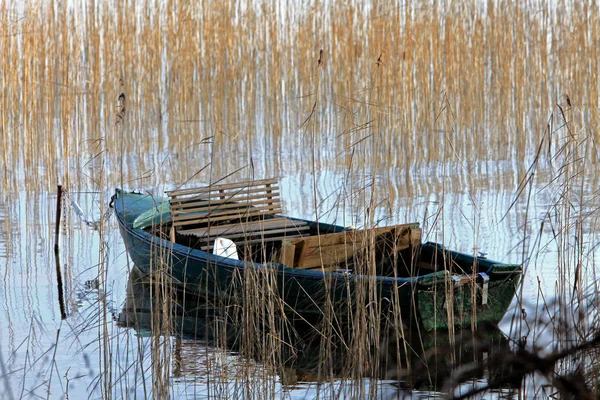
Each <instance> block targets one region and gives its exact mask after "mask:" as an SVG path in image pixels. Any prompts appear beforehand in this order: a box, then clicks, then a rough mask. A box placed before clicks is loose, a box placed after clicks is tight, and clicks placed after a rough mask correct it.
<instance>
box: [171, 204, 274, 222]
mask: <svg viewBox="0 0 600 400" xmlns="http://www.w3.org/2000/svg"><path fill="white" fill-rule="evenodd" d="M281 212H282V211H281V209H273V210H269V209H259V208H236V209H231V210H225V211H216V212H211V213H191V214H177V215H175V216H173V217H172V218H171V220H172V221H173V222H174V223H175V225H176V226H180V225H181V224H180V222H183V221H187V222H189V223H196V224H206V223H210V222H214V221H219V220H221V221H222V220H228V219H242V220H244V219H246V218H248V217H252V216H260V215H275V214H281ZM189 223H188V224H187V225H189Z"/></svg>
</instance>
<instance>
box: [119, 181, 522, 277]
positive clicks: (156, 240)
mask: <svg viewBox="0 0 600 400" xmlns="http://www.w3.org/2000/svg"><path fill="white" fill-rule="evenodd" d="M133 195H136V196H146V197H150V198H152V199H153V200H154V197H153V196H151V195H150V194H144V193H135V192H128V191H125V190H122V189H116V193H115V197H114V199H113V203H116V202H117V201H119V200H122V203H123V206H124V205H125V201H124V196H133ZM142 199H143V198H141V197H140V200H142ZM161 200H163V201H166V202H167V203H168V201H167V200H166V199H165V198H164V197H163V198H161ZM159 204H162V202H161V203H159ZM114 207H115V215H116V217H117V220H118V223H119V225H120V226H121V228H123V229H125V230H126V231H127V232H128V234H131V235H133V236H134V237H135V238H136V239H137V240H138V241H141V242H144V243H146V244H149V245H150V246H160V247H163V248H169V249H170V250H171V251H172V254H173V255H177V256H178V257H184V258H191V259H192V260H194V261H196V262H204V263H205V264H207V265H210V264H214V265H216V266H219V267H223V268H228V269H232V270H233V269H240V268H241V269H243V268H246V267H248V266H252V267H253V268H255V269H259V268H263V267H265V266H271V267H275V268H276V269H277V270H278V271H280V273H282V274H283V275H284V276H286V277H289V278H293V277H302V278H303V279H306V278H309V279H312V280H322V279H324V278H325V277H329V278H338V277H344V278H346V279H353V280H355V281H361V280H370V279H373V278H375V279H376V281H377V282H380V283H382V284H385V285H389V286H391V285H394V283H396V284H397V286H398V287H402V286H405V285H413V286H419V287H431V286H435V285H438V284H440V283H443V282H444V281H445V280H446V279H447V278H449V277H451V276H475V275H477V274H456V273H455V274H452V273H450V271H448V270H442V271H436V272H432V273H429V274H425V275H418V276H416V277H393V276H381V275H376V276H370V275H364V274H355V273H350V272H347V271H323V270H318V269H314V270H306V269H299V268H290V267H288V266H286V265H284V264H281V263H276V262H272V263H257V262H252V261H243V260H233V259H230V258H227V257H222V256H218V255H215V254H211V253H209V252H207V251H204V250H200V249H194V248H191V247H188V246H185V245H182V244H179V243H173V242H172V241H170V240H167V239H163V238H161V237H158V236H156V235H153V234H151V233H149V232H147V231H145V230H144V228H148V227H149V226H151V225H148V226H144V225H142V226H141V227H136V228H134V226H135V225H136V221H137V219H138V218H139V217H140V216H142V215H143V214H144V213H146V211H148V210H150V208H151V207H152V208H155V209H157V210H159V207H158V206H151V207H148V208H146V209H145V210H144V211H140V212H138V213H137V214H134V215H132V218H131V221H124V220H123V219H122V217H123V215H122V214H124V207H123V210H122V212H119V211H118V210H117V205H116V204H115V205H114ZM164 214H165V212H164V211H163V212H161V213H160V214H157V215H156V216H158V217H161V216H163V215H164ZM286 217H287V216H286ZM287 218H291V219H293V220H299V221H306V222H308V223H315V221H308V220H304V219H300V218H293V217H287ZM148 219H149V220H154V218H153V217H149V218H148ZM166 221H168V219H167V218H165V222H166ZM331 225H332V226H334V227H337V228H340V229H344V228H343V227H341V226H339V225H333V224H331ZM423 246H431V247H435V248H437V249H439V250H443V251H446V252H449V253H450V254H452V255H457V256H463V257H470V258H473V259H476V257H475V256H473V255H470V254H467V253H461V252H457V251H454V250H448V249H446V248H445V247H444V246H443V245H441V244H438V243H433V242H426V243H423ZM481 260H486V261H488V262H489V263H490V265H489V267H488V268H487V269H486V270H485V271H481V272H485V273H486V274H488V275H490V278H492V277H494V276H496V275H501V276H502V279H508V278H510V277H512V276H513V275H520V274H522V272H523V269H522V265H519V264H506V263H501V262H497V261H493V260H488V259H481ZM495 267H502V268H511V267H512V268H513V269H509V270H504V271H494V269H495ZM494 280H497V279H494Z"/></svg>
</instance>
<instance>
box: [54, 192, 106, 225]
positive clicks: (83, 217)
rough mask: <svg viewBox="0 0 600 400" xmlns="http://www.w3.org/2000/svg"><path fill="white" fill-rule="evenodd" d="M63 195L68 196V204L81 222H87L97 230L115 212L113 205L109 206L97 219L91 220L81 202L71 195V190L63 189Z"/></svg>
mask: <svg viewBox="0 0 600 400" xmlns="http://www.w3.org/2000/svg"><path fill="white" fill-rule="evenodd" d="M63 195H64V196H66V198H67V199H68V200H69V201H68V203H67V204H69V205H70V207H71V209H72V210H73V211H74V212H75V214H77V216H78V217H79V219H80V220H81V222H83V223H84V224H86V225H87V226H89V227H90V228H92V229H94V230H97V229H98V227H99V226H100V223H102V222H103V221H107V220H108V219H109V218H110V217H111V215H112V213H113V207H110V206H109V207H106V210H105V211H104V214H103V215H102V216H101V217H100V218H99V219H98V220H97V221H93V220H89V219H87V218H86V215H85V212H84V211H83V209H82V208H81V206H80V205H79V203H77V201H76V200H75V199H73V198H72V197H71V196H70V195H69V191H67V190H65V189H63ZM111 202H112V200H111Z"/></svg>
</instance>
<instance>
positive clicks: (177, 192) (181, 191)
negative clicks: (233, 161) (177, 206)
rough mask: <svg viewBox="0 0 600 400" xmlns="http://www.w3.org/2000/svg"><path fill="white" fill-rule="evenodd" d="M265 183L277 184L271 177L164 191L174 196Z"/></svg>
mask: <svg viewBox="0 0 600 400" xmlns="http://www.w3.org/2000/svg"><path fill="white" fill-rule="evenodd" d="M267 184H277V179H275V178H271V179H262V180H256V181H244V182H237V183H225V184H216V185H207V186H200V187H195V188H186V189H178V190H169V191H166V192H165V193H166V194H167V196H169V197H174V196H182V195H186V194H192V193H205V192H209V191H218V190H227V189H235V188H240V187H250V186H260V185H267Z"/></svg>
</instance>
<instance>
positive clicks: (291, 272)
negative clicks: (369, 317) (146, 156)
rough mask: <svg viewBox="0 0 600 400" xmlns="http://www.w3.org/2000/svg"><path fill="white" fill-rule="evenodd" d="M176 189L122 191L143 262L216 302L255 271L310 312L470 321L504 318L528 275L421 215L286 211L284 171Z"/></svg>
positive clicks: (430, 325) (235, 294)
mask: <svg viewBox="0 0 600 400" xmlns="http://www.w3.org/2000/svg"><path fill="white" fill-rule="evenodd" d="M167 195H168V197H164V198H163V197H160V198H156V197H153V196H152V195H149V194H141V193H132V192H126V191H123V190H120V189H117V190H116V193H115V195H114V196H113V206H114V208H115V213H116V216H117V220H118V223H119V226H120V229H121V234H122V236H123V239H124V240H125V244H126V248H127V251H128V253H129V255H130V256H131V259H132V260H133V262H134V264H135V265H136V266H137V267H138V268H139V269H140V270H141V271H142V272H144V273H147V274H152V273H153V272H155V271H158V270H160V269H162V270H166V271H168V275H169V278H170V281H171V282H172V283H173V284H174V285H175V286H176V287H177V288H178V289H180V290H185V291H188V292H192V293H195V294H198V295H201V296H205V297H206V298H207V299H209V300H211V301H214V300H222V301H226V302H227V303H228V304H229V303H231V302H238V303H243V302H244V297H245V295H244V290H247V289H244V277H248V276H250V274H255V275H256V276H258V275H260V274H263V276H266V275H269V276H270V280H269V282H268V283H264V285H267V284H268V288H269V289H274V290H275V291H276V292H277V294H278V299H280V300H281V301H282V302H283V304H282V308H284V309H285V312H286V313H289V315H291V316H294V317H297V318H299V319H308V320H312V319H315V318H317V319H318V318H319V317H321V316H322V315H323V313H324V312H325V310H333V311H334V312H335V313H336V315H338V314H339V318H344V317H348V318H350V316H351V315H352V312H351V310H357V306H358V307H360V308H359V309H360V310H364V309H365V307H370V308H371V310H377V312H384V313H386V312H387V313H388V314H387V315H388V316H390V315H389V312H393V313H395V314H394V315H391V316H390V317H391V318H398V319H400V320H401V321H403V323H404V324H405V325H406V326H413V327H414V326H415V325H414V324H419V325H420V326H422V327H423V328H424V329H426V330H433V329H437V328H447V327H449V326H454V327H460V326H469V327H470V326H472V325H473V324H479V323H498V322H499V321H500V320H501V319H502V317H503V316H504V314H505V313H506V310H507V308H508V307H509V305H510V303H511V301H512V299H513V297H514V294H515V291H516V288H517V286H518V284H519V282H520V278H521V274H522V268H521V266H520V265H517V264H503V263H499V262H496V261H492V260H489V259H487V258H482V257H475V256H473V255H470V254H465V253H460V252H456V251H451V250H447V249H446V248H444V246H442V245H441V244H436V243H430V242H428V243H422V242H421V230H420V229H419V224H418V223H410V224H402V225H396V226H388V227H376V228H372V229H364V230H357V229H350V228H345V227H342V226H338V225H332V224H327V223H323V222H317V221H308V220H303V219H298V218H291V217H287V216H284V215H283V213H282V209H281V205H280V200H279V188H278V185H277V181H276V180H272V179H271V180H261V181H250V182H241V183H236V184H220V185H211V186H207V187H200V188H191V189H182V190H176V191H171V192H167ZM223 244H225V247H224V245H223ZM227 246H229V247H227ZM258 281H260V279H259V280H257V282H258ZM258 285H261V283H260V282H259V283H258ZM260 290H262V289H260ZM265 290H267V289H266V287H265ZM245 294H246V298H247V295H248V293H245ZM374 300H376V301H374Z"/></svg>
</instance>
